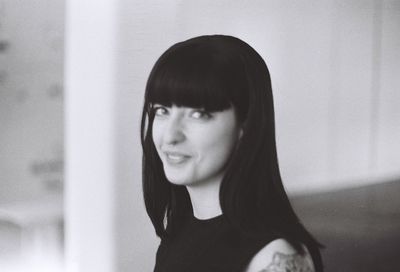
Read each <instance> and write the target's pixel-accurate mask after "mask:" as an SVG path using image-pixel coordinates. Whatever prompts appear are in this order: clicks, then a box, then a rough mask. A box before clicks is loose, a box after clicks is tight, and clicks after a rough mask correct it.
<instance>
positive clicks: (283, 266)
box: [245, 239, 315, 272]
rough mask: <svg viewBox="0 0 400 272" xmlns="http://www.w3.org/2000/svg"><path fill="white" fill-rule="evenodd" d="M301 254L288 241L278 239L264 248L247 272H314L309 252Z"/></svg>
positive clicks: (250, 264) (251, 262) (255, 257)
mask: <svg viewBox="0 0 400 272" xmlns="http://www.w3.org/2000/svg"><path fill="white" fill-rule="evenodd" d="M305 252H306V253H305V254H303V255H302V254H299V253H298V252H297V251H296V250H295V249H294V248H293V247H292V246H291V245H290V244H289V243H288V242H287V241H286V240H284V239H277V240H274V241H272V242H271V243H269V244H268V245H266V246H265V247H264V248H262V249H261V250H260V251H259V252H258V253H257V254H256V255H255V256H254V257H253V259H252V260H251V261H250V263H249V265H248V267H247V268H246V270H245V272H314V271H315V270H314V265H313V262H312V260H311V256H310V254H309V253H308V251H307V250H305Z"/></svg>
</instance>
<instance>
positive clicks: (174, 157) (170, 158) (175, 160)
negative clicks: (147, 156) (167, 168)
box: [165, 153, 191, 165]
mask: <svg viewBox="0 0 400 272" xmlns="http://www.w3.org/2000/svg"><path fill="white" fill-rule="evenodd" d="M165 158H166V160H167V162H168V163H169V164H173V165H178V164H183V163H185V162H186V161H188V160H189V159H190V158H191V157H190V156H187V155H183V154H176V153H165Z"/></svg>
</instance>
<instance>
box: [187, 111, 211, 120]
mask: <svg viewBox="0 0 400 272" xmlns="http://www.w3.org/2000/svg"><path fill="white" fill-rule="evenodd" d="M190 116H191V117H193V118H194V119H204V120H208V119H211V118H212V115H211V113H209V112H207V111H205V110H194V111H193V112H192V113H191V115H190Z"/></svg>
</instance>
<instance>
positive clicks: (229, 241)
mask: <svg viewBox="0 0 400 272" xmlns="http://www.w3.org/2000/svg"><path fill="white" fill-rule="evenodd" d="M277 238H279V237H278V236H277V235H274V234H271V235H270V237H263V238H262V239H261V238H254V237H253V238H251V237H248V236H245V235H243V234H241V233H240V232H239V231H236V230H235V229H234V228H233V227H231V226H230V224H229V223H228V221H227V220H226V218H225V217H224V216H223V215H220V216H217V217H214V218H211V219H207V220H199V219H196V218H195V217H194V216H193V215H192V216H190V217H188V218H187V220H185V224H184V225H183V227H182V229H181V231H180V232H179V234H178V235H176V236H175V237H174V238H170V239H164V240H163V241H161V244H160V246H159V248H158V251H157V256H156V266H155V268H154V272H225V271H226V272H243V271H244V269H245V268H246V267H247V265H248V264H249V262H250V260H251V259H252V257H253V256H254V255H255V254H256V253H257V252H258V251H259V250H260V249H262V248H263V247H264V246H265V245H267V244H268V243H269V242H271V241H272V240H274V239H277Z"/></svg>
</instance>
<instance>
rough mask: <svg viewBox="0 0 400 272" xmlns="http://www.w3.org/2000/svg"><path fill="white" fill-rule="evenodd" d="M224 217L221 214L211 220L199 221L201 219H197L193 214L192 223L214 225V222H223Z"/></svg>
mask: <svg viewBox="0 0 400 272" xmlns="http://www.w3.org/2000/svg"><path fill="white" fill-rule="evenodd" d="M223 217H224V215H223V214H222V213H221V214H219V215H217V216H214V217H210V218H206V219H199V218H197V217H196V216H194V215H193V214H192V221H193V222H195V223H197V224H209V223H212V222H219V221H221V220H222V218H223Z"/></svg>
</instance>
